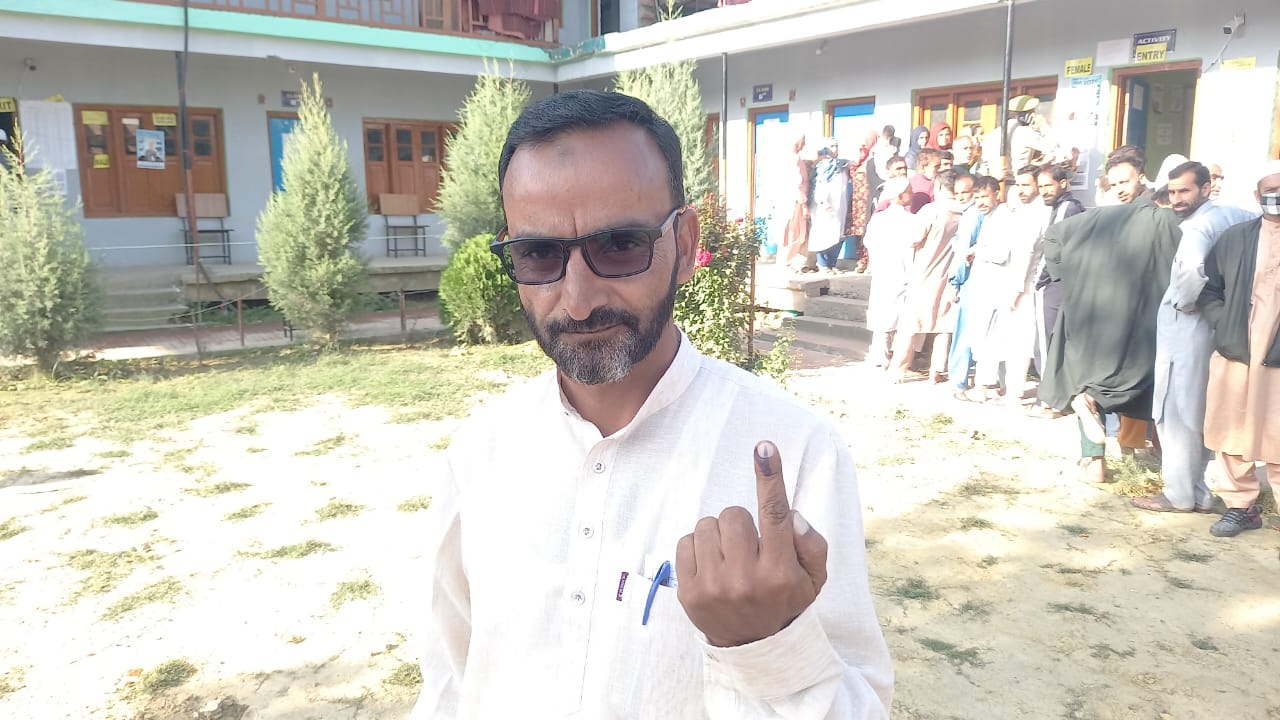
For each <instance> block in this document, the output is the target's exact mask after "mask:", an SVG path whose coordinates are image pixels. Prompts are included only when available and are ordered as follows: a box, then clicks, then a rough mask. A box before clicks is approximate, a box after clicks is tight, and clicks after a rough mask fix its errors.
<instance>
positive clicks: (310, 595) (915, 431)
mask: <svg viewBox="0 0 1280 720" xmlns="http://www.w3.org/2000/svg"><path fill="white" fill-rule="evenodd" d="M791 388H792V390H794V391H795V392H797V393H798V394H800V395H801V396H802V397H805V398H806V399H808V400H810V401H811V402H813V404H814V405H815V407H816V408H817V409H819V410H820V411H822V412H829V413H831V414H832V415H833V417H834V418H835V419H836V421H837V422H838V423H839V424H840V426H841V427H842V429H843V431H844V432H845V435H846V437H847V439H848V440H849V442H850V444H851V446H852V447H853V448H854V452H855V454H856V456H857V457H858V459H859V482H860V487H861V489H862V499H863V504H864V512H865V516H866V527H867V535H868V538H867V542H868V546H869V548H870V552H869V557H870V564H871V573H872V587H873V589H874V591H875V592H876V595H877V604H878V609H879V614H880V620H881V623H882V624H883V626H884V629H885V635H886V637H887V639H888V641H889V644H890V649H891V652H892V654H893V657H894V662H895V667H896V671H897V685H896V701H895V709H894V717H896V718H913V719H914V718H1080V719H1085V718H1098V719H1110V718H1126V719H1127V718H1135V719H1138V718H1143V719H1146V718H1217V717H1222V718H1259V719H1267V720H1276V719H1277V718H1280V684H1277V683H1276V677H1277V672H1278V671H1280V578H1278V576H1280V572H1278V571H1280V560H1278V559H1277V554H1278V553H1277V551H1278V549H1280V533H1277V532H1276V523H1275V518H1274V517H1270V518H1268V521H1269V526H1268V528H1266V529H1263V530H1260V531H1256V532H1251V533H1246V534H1245V535H1242V536H1241V537H1238V538H1235V539H1217V538H1213V537H1211V536H1210V535H1209V534H1208V526H1209V524H1210V523H1211V522H1212V518H1211V517H1209V516H1204V515H1156V514H1151V513H1143V512H1141V511H1138V510H1135V509H1132V508H1131V507H1130V506H1129V505H1128V503H1127V502H1126V501H1125V500H1124V499H1123V498H1120V497H1117V496H1116V495H1114V494H1112V493H1110V492H1107V491H1104V490H1100V489H1097V488H1095V487H1092V486H1086V485H1082V484H1080V483H1078V482H1076V481H1075V480H1074V479H1073V477H1072V475H1071V472H1072V471H1073V470H1074V460H1073V458H1074V455H1075V450H1076V447H1077V446H1076V443H1077V440H1076V434H1075V429H1074V423H1073V421H1072V420H1071V419H1069V418H1068V419H1061V420H1054V421H1048V420H1031V419H1027V418H1025V417H1023V416H1022V415H1021V414H1018V413H1016V412H1014V411H1012V410H1010V409H1007V408H999V407H988V406H980V405H974V404H963V403H958V402H956V401H954V400H953V399H952V398H951V397H950V393H949V392H947V391H945V390H943V389H941V388H936V387H927V386H926V384H925V383H912V384H907V385H902V386H885V385H883V384H882V382H881V381H880V379H879V378H878V377H876V376H874V375H873V374H872V372H871V371H870V369H869V368H865V367H863V366H860V365H848V366H837V367H826V368H820V369H813V370H806V371H803V372H800V373H798V374H797V375H796V376H795V377H794V378H793V379H792V381H791ZM455 426H456V421H441V422H417V423H409V424H397V423H392V422H389V413H388V411H386V410H384V409H382V408H378V407H359V408H350V407H346V406H345V405H343V404H342V403H341V402H339V401H337V400H336V399H332V398H327V399H322V400H321V401H320V402H319V403H318V404H317V405H315V406H314V407H312V408H309V409H307V410H305V411H301V412H275V413H265V414H255V415H250V414H249V413H248V412H247V411H245V410H241V411H233V412H230V413H225V414H222V415H217V416H211V417H206V418H204V419H202V420H199V421H197V422H195V423H193V424H192V425H191V426H190V427H187V428H180V429H174V430H172V431H170V432H168V433H164V434H162V435H161V436H157V437H155V438H152V439H151V440H148V441H145V442H136V443H133V444H132V445H129V446H121V445H117V444H113V443H110V442H106V441H101V440H97V439H92V438H81V439H79V440H78V441H77V442H75V444H74V445H72V446H71V447H69V448H64V449H56V450H35V451H30V448H29V447H28V446H29V445H30V442H31V439H30V437H28V435H26V434H25V432H26V431H24V430H23V429H18V428H7V429H0V523H5V524H4V525H0V638H3V640H2V641H0V717H4V718H15V719H19V718H20V719H23V720H25V719H28V718H30V719H32V720H45V719H49V720H53V719H56V718H68V719H75V720H81V719H83V718H104V719H115V720H126V719H134V718H149V719H152V720H171V719H172V720H176V719H177V718H193V717H194V718H202V719H203V720H221V719H223V718H229V719H231V720H236V719H237V718H263V719H265V718H272V719H280V720H304V719H308V718H359V719H365V718H402V717H405V716H406V715H407V713H408V710H409V708H410V707H411V705H412V702H413V697H414V695H415V693H416V685H415V683H414V678H413V670H414V667H413V665H412V664H413V662H414V660H415V653H414V647H413V638H414V634H415V630H416V623H418V622H419V621H420V620H421V617H420V614H419V612H418V607H419V606H418V603H417V599H418V598H421V597H423V596H424V594H425V593H426V590H427V587H426V579H425V578H423V577H421V575H420V572H419V567H420V562H421V548H420V547H419V545H418V538H419V534H420V527H421V520H422V515H421V508H422V506H423V505H425V503H424V502H422V501H421V500H420V498H421V497H422V496H425V495H429V494H430V490H431V488H430V482H431V478H432V476H433V474H434V472H435V468H436V467H437V466H438V463H439V462H440V460H441V453H440V452H439V449H440V448H443V447H444V446H446V445H447V442H448V436H449V434H450V433H451V432H452V430H453V428H454V427H455ZM76 498H83V499H80V500H76ZM148 509H149V510H150V511H151V512H147V511H148ZM255 511H256V513H257V514H254V513H255ZM228 516H230V517H228ZM22 528H27V529H26V530H25V531H21V529H22ZM6 530H7V531H6ZM86 550H94V551H98V552H97V553H84V552H78V551H86ZM109 553H114V554H109ZM264 555H265V557H264ZM273 555H274V556H275V557H273ZM108 560H110V562H107V561H108ZM149 600H154V601H152V602H149ZM344 600H345V601H346V602H345V603H344V602H343V601H344ZM179 659H181V660H185V661H186V662H187V663H189V664H190V665H189V667H190V668H191V669H192V670H193V671H194V674H191V675H190V677H189V678H187V679H186V681H185V683H184V684H181V685H180V686H179V687H177V688H175V689H172V690H169V691H167V692H158V693H154V694H148V693H146V692H143V690H142V686H144V685H147V686H149V687H153V688H154V687H156V684H157V682H159V681H157V679H156V678H157V677H160V676H159V675H157V674H156V673H155V672H153V670H154V669H155V668H157V666H161V665H162V664H163V663H166V662H167V661H173V660H179ZM186 674H187V673H183V674H182V676H183V678H185V677H186ZM181 679H182V678H179V681H181Z"/></svg>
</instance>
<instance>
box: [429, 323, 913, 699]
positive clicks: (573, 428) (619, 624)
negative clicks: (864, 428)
mask: <svg viewBox="0 0 1280 720" xmlns="http://www.w3.org/2000/svg"><path fill="white" fill-rule="evenodd" d="M764 439H769V440H773V441H774V442H775V443H776V444H777V446H778V448H779V451H780V454H781V458H782V465H783V474H784V477H785V479H786V483H787V494H788V495H789V496H790V500H791V505H792V507H793V508H795V509H796V510H798V511H799V512H800V513H801V514H802V515H803V516H804V518H805V519H806V520H807V521H808V522H809V523H810V525H811V526H812V527H813V528H815V529H816V530H818V531H819V532H821V533H822V534H823V535H824V536H825V537H826V539H827V542H828V544H829V547H830V550H829V553H828V558H827V567H828V572H829V579H828V581H827V583H826V586H825V587H824V588H823V590H822V592H821V593H820V594H819V596H818V598H817V600H816V601H815V602H814V604H813V605H811V606H810V607H809V609H808V610H806V611H805V612H804V613H802V614H801V615H800V616H799V617H798V618H796V620H795V621H794V622H793V623H792V624H791V625H789V626H788V627H787V628H785V629H784V630H782V631H780V632H778V633H777V634H775V635H773V636H771V637H768V638H765V639H763V640H760V641H758V642H754V643H751V644H748V645H743V646H740V647H730V648H718V647H711V646H709V645H707V644H706V642H705V639H704V638H703V636H702V634H701V633H699V632H698V631H697V629H696V628H695V627H694V626H693V624H692V623H691V622H690V621H689V618H688V616H687V615H685V612H684V609H683V608H682V607H681V605H680V602H679V600H678V599H677V597H676V591H675V590H674V589H672V588H671V587H667V586H661V585H660V586H658V587H657V588H656V590H655V596H654V601H653V606H652V613H651V615H650V616H649V622H648V624H647V625H642V624H641V617H642V615H643V613H644V608H645V605H646V602H647V600H648V595H649V592H650V586H651V583H650V580H651V579H652V578H653V576H654V573H655V571H656V570H657V569H658V567H659V565H660V564H661V563H662V562H663V561H671V562H673V563H674V560H675V553H676V543H677V542H678V541H679V540H680V538H681V537H683V536H684V535H686V534H687V533H690V532H692V531H693V527H694V525H695V524H696V523H697V522H698V520H699V519H700V518H703V517H707V516H713V517H714V516H716V515H719V513H720V512H721V511H723V510H724V509H725V508H726V507H730V506H735V505H736V506H741V507H744V508H747V509H748V510H749V511H750V512H751V513H752V514H753V515H754V514H755V513H756V509H757V506H758V503H757V500H756V478H755V471H754V467H753V463H752V457H753V450H754V447H755V444H756V443H757V442H758V441H760V440H764ZM445 465H446V467H445V468H444V471H443V472H442V473H440V474H439V475H437V476H436V477H433V478H431V480H432V481H433V485H435V487H434V488H433V490H434V492H433V497H432V502H431V510H430V512H429V513H428V520H427V527H426V528H425V529H424V537H423V541H424V545H425V547H424V550H425V557H426V559H427V561H428V567H427V568H425V570H426V572H427V573H428V574H427V578H428V580H429V582H430V593H429V594H428V596H426V597H422V598H419V600H420V601H421V602H422V603H423V606H424V607H423V612H424V618H425V621H426V622H425V626H426V627H425V628H424V635H423V636H422V637H421V638H420V639H421V647H422V651H423V659H422V664H421V666H422V677H423V685H422V692H421V695H420V697H419V700H418V703H417V706H416V707H415V708H414V713H413V716H412V717H413V718H414V720H427V719H432V720H435V719H445V718H479V719H481V720H487V719H488V718H516V717H519V718H525V717H528V718H582V719H583V720H596V719H597V718H655V719H656V718H662V719H663V720H668V719H677V720H678V719H682V718H699V719H701V718H726V719H728V718H734V719H737V718H779V717H786V718H842V719H846V718H853V719H863V718H888V717H889V705H890V702H891V700H892V697H891V696H892V684H893V680H892V678H893V670H892V668H891V666H890V661H889V653H888V649H887V647H886V645H885V641H884V637H883V636H882V634H881V631H880V625H879V623H878V622H877V620H876V614H875V608H874V605H873V604H872V598H871V590H870V587H869V584H868V578H867V560H866V551H865V546H864V539H863V532H862V506H861V503H860V502H859V499H858V479H857V476H856V474H855V471H854V462H853V456H852V454H851V453H850V452H849V448H848V446H847V445H846V444H845V441H844V439H842V438H841V437H840V435H839V434H838V432H837V431H836V430H835V428H834V427H833V426H832V425H831V423H830V422H829V421H827V420H825V419H822V418H819V417H818V416H816V415H814V414H813V413H812V412H811V411H810V410H809V409H808V408H806V407H804V406H803V405H801V404H800V403H799V402H798V401H797V400H796V399H795V398H794V397H792V396H790V395H787V394H785V393H784V392H782V391H781V390H779V389H778V388H777V387H776V386H774V385H772V384H770V383H768V382H767V381H764V380H761V379H760V378H757V377H755V376H754V375H751V374H749V373H747V372H745V371H743V370H741V369H739V368H736V367H734V366H732V365H729V364H727V363H724V362H721V361H719V360H713V359H710V358H707V357H705V356H703V355H701V354H699V353H698V351H697V350H695V349H694V348H693V347H692V346H691V345H690V343H689V340H688V338H687V337H682V338H681V345H680V350H679V352H678V353H677V354H676V357H675V360H674V361H673V362H672V364H671V366H670V367H669V368H668V369H667V371H666V373H665V374H664V375H663V377H662V379H661V380H660V381H659V382H658V384H657V386H656V387H655V388H654V389H653V391H652V392H651V393H650V394H649V397H648V399H647V400H646V401H645V403H644V405H643V406H642V407H641V409H640V411H639V412H638V413H637V415H636V417H635V419H634V420H632V421H631V423H630V424H628V425H627V426H626V427H625V428H623V429H621V430H619V431H618V432H616V433H614V434H613V435H611V436H609V437H601V435H600V432H599V431H598V430H597V429H596V427H595V425H593V424H591V423H590V422H587V421H586V420H584V419H583V418H582V416H581V415H579V414H578V413H577V412H576V411H575V410H574V408H573V407H572V406H571V405H570V404H569V403H568V401H567V400H566V399H565V398H564V395H563V394H562V393H561V392H560V386H559V382H558V379H557V377H556V375H555V373H547V374H544V375H543V376H541V377H539V378H537V379H535V380H533V381H530V382H528V383H526V384H525V385H523V386H521V387H519V388H516V389H514V390H512V391H511V392H509V393H508V394H507V395H506V396H503V397H501V398H498V399H496V400H495V401H493V402H492V403H491V404H490V405H489V406H487V407H485V408H482V409H481V410H479V411H477V412H476V413H474V414H473V415H472V417H471V418H470V419H469V420H468V421H467V422H466V423H465V425H464V427H463V428H462V429H461V430H460V431H459V432H458V433H456V434H455V435H454V440H453V443H452V444H451V445H450V446H449V449H448V451H447V453H446V463H445Z"/></svg>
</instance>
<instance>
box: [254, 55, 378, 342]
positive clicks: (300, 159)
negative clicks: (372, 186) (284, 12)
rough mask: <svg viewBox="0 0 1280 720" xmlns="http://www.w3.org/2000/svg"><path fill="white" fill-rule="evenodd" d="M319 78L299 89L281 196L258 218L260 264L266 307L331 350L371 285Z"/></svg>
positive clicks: (359, 222)
mask: <svg viewBox="0 0 1280 720" xmlns="http://www.w3.org/2000/svg"><path fill="white" fill-rule="evenodd" d="M323 97H324V96H323V94H322V87H321V84H320V77H319V75H316V76H315V77H314V78H313V79H312V83H311V84H310V85H308V84H307V83H305V82H304V83H303V84H302V97H301V104H300V105H299V107H298V125H297V126H296V127H295V128H294V131H293V134H292V135H291V136H290V139H289V144H288V146H287V147H286V148H285V153H284V160H283V162H282V169H283V174H284V191H283V192H275V193H273V194H272V196H271V200H270V202H269V203H268V204H267V207H266V209H265V210H263V211H262V215H261V216H259V217H258V256H259V258H260V259H261V262H262V265H263V267H264V268H265V269H266V272H265V273H264V275H263V282H264V283H265V284H266V285H267V288H268V290H269V291H270V297H271V304H272V305H274V306H275V307H276V308H277V309H279V310H280V312H281V313H283V314H284V316H285V317H286V318H287V319H288V320H289V322H290V323H291V324H293V326H294V327H296V328H299V329H301V330H304V331H306V332H307V333H308V334H309V335H310V336H311V337H312V338H313V339H314V340H315V341H317V342H319V343H320V344H322V345H325V346H331V345H333V344H334V343H336V342H337V340H338V335H339V332H340V331H341V329H342V326H343V324H344V322H345V320H346V317H347V315H348V314H350V313H351V311H352V310H353V309H354V307H355V306H356V304H357V302H358V299H359V297H360V293H361V291H362V290H363V289H364V288H365V285H366V283H367V281H368V270H367V267H366V260H365V259H364V258H363V256H362V255H361V254H360V252H359V251H358V246H359V244H360V243H361V242H363V241H364V238H365V228H366V226H367V224H368V207H367V204H366V202H365V198H364V197H363V195H362V194H361V192H360V189H359V187H358V186H357V185H356V181H355V176H354V173H353V170H352V168H351V164H350V162H349V161H348V153H347V143H346V141H344V140H342V139H341V138H339V137H338V134H337V132H335V131H334V129H333V123H332V121H331V120H330V118H329V112H328V110H326V109H325V105H324V100H323Z"/></svg>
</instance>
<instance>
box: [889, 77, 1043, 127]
mask: <svg viewBox="0 0 1280 720" xmlns="http://www.w3.org/2000/svg"><path fill="white" fill-rule="evenodd" d="M1048 85H1053V88H1054V95H1055V97H1056V96H1057V93H1058V92H1059V91H1060V90H1061V88H1060V87H1059V83H1058V76H1057V75H1043V76H1039V77H1030V78H1016V79H1014V80H1013V81H1011V82H1010V83H1009V96H1010V97H1017V96H1018V95H1023V94H1026V93H1027V91H1029V90H1031V89H1033V88H1036V87H1039V86H1048ZM1002 89H1003V83H1002V82H1001V81H999V80H996V81H994V82H981V83H967V84H964V85H944V86H941V87H931V88H921V89H919V90H914V91H912V93H911V127H913V128H915V127H919V126H921V125H924V124H925V122H924V116H925V108H924V105H923V104H922V102H921V98H924V97H928V96H930V95H950V96H951V102H950V103H949V104H948V105H949V107H948V109H947V124H948V125H950V126H951V128H952V130H955V128H956V126H957V125H958V124H960V123H961V121H960V119H959V118H958V116H957V113H958V111H959V107H958V106H957V105H956V103H955V98H956V96H958V95H962V94H968V93H975V92H992V91H993V90H994V91H996V92H999V91H1000V90H1002ZM1004 117H1006V116H1005V115H1004V113H1002V112H1001V111H1000V108H998V107H997V108H996V128H995V129H999V128H1000V127H1002V123H1003V119H1004Z"/></svg>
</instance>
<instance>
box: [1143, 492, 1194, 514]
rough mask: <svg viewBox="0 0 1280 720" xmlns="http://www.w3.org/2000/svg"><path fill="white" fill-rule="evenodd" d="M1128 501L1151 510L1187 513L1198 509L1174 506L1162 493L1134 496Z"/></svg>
mask: <svg viewBox="0 0 1280 720" xmlns="http://www.w3.org/2000/svg"><path fill="white" fill-rule="evenodd" d="M1129 502H1130V503H1131V504H1132V505H1133V506H1134V507H1136V508H1138V509H1139V510H1150V511H1151V512H1171V513H1189V512H1195V511H1196V510H1198V508H1197V509H1193V508H1186V509H1183V508H1180V507H1174V505H1173V503H1171V502H1169V498H1167V497H1165V496H1164V493H1160V494H1158V495H1150V496H1147V497H1136V498H1133V499H1131V500H1130V501H1129ZM1200 512H1205V510H1200Z"/></svg>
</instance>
